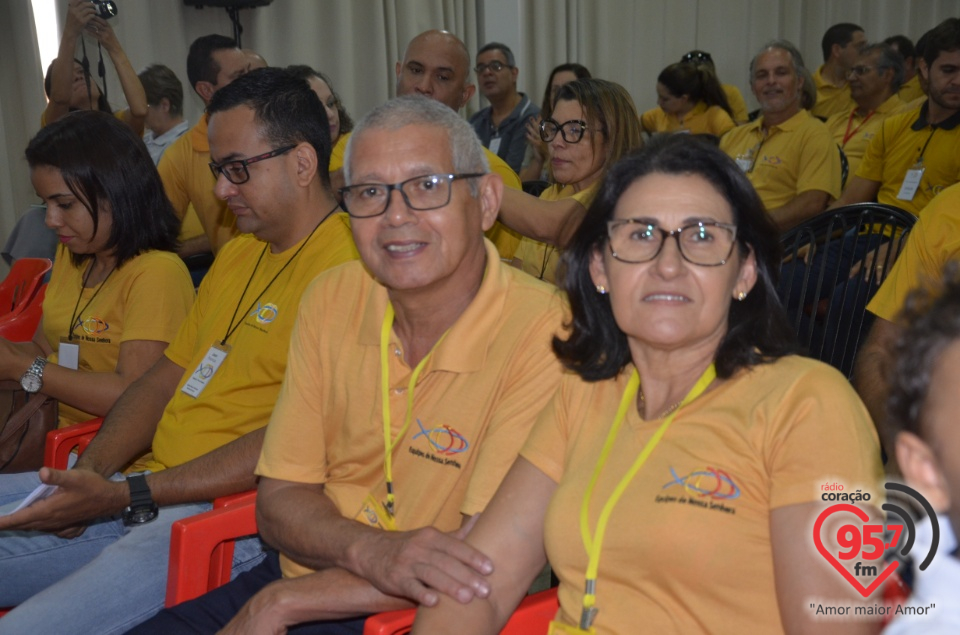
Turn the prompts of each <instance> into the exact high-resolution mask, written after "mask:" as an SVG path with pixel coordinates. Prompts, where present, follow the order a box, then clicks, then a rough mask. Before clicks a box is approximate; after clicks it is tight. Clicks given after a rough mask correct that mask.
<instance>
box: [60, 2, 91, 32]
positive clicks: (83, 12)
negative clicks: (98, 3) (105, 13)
mask: <svg viewBox="0 0 960 635" xmlns="http://www.w3.org/2000/svg"><path fill="white" fill-rule="evenodd" d="M96 15H97V10H96V8H95V7H94V6H93V3H92V2H90V0H70V1H69V2H68V3H67V21H66V24H64V27H63V28H64V32H67V31H70V32H73V33H75V34H79V33H80V30H81V29H83V28H84V27H88V28H89V23H90V21H91V20H92V19H94V18H95V17H96ZM91 31H92V30H91Z"/></svg>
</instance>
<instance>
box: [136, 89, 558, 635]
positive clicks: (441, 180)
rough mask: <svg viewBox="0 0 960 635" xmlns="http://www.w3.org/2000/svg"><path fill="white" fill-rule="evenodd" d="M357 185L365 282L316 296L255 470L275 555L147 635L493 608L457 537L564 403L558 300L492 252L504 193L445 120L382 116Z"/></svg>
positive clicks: (359, 143) (334, 284)
mask: <svg viewBox="0 0 960 635" xmlns="http://www.w3.org/2000/svg"><path fill="white" fill-rule="evenodd" d="M344 176H345V178H346V182H347V186H346V187H345V188H343V189H342V190H341V192H342V194H343V204H344V207H345V208H346V209H347V211H348V213H349V214H350V216H351V226H352V229H353V235H354V239H355V241H356V244H357V249H358V250H359V251H360V255H361V259H362V261H363V262H362V263H353V264H350V265H346V266H344V267H340V268H338V269H336V270H333V271H330V272H328V273H327V274H324V275H322V276H320V277H318V278H317V279H316V280H315V281H314V283H313V284H312V285H311V287H310V289H309V290H308V291H307V292H306V293H305V294H304V298H303V301H302V303H301V306H300V315H299V318H298V323H297V326H296V327H295V328H294V335H293V338H292V340H291V349H290V351H291V352H290V363H289V366H288V371H287V376H286V379H285V380H284V388H283V389H282V390H281V394H280V398H279V400H278V401H277V405H276V408H275V410H274V414H273V417H272V419H271V421H270V425H269V426H268V432H267V437H266V439H265V441H264V447H263V453H262V455H261V457H260V462H259V464H258V467H257V473H258V474H259V475H260V477H261V480H260V487H259V490H258V491H259V493H258V496H257V518H258V521H259V529H260V532H261V535H262V537H263V539H264V540H265V541H266V542H268V543H269V544H271V545H273V546H275V547H276V548H277V549H279V551H280V554H281V555H280V556H279V557H277V556H276V555H273V556H269V555H268V557H267V559H266V560H265V561H264V562H263V563H261V564H260V565H258V566H257V567H255V568H254V569H252V570H251V571H249V572H248V573H246V574H244V575H241V576H239V577H238V578H237V579H236V580H234V581H233V582H231V583H230V584H228V585H226V586H224V587H221V588H220V589H217V590H214V591H212V592H210V593H208V594H207V595H205V596H202V597H201V598H198V599H197V600H194V601H193V602H188V603H185V604H181V605H179V606H177V607H174V608H172V609H169V610H167V611H164V612H163V613H161V614H160V615H158V616H157V618H156V619H154V620H152V621H151V622H150V623H149V624H145V625H144V628H143V629H141V630H138V631H136V632H137V633H169V632H183V631H189V632H198V633H205V632H210V633H213V632H216V631H218V630H219V629H221V628H223V626H224V624H225V623H227V622H230V620H231V618H233V621H232V622H230V624H229V627H228V629H230V628H232V629H234V631H233V632H257V633H261V632H277V631H279V630H284V629H286V628H289V627H292V626H293V625H294V624H302V623H304V622H309V623H310V624H305V625H302V626H300V627H298V628H297V631H296V632H304V633H361V632H362V629H363V622H364V619H365V616H366V615H369V614H370V613H375V612H380V611H385V610H393V609H398V608H404V607H412V606H414V605H416V604H428V605H432V604H434V603H436V601H437V594H438V593H445V594H448V595H451V596H453V597H456V598H458V599H459V600H460V601H463V602H466V601H469V600H470V598H472V597H474V596H475V595H485V594H486V593H488V592H489V586H488V584H487V582H486V580H485V574H486V573H489V571H490V566H491V565H490V562H489V560H487V559H486V558H485V557H484V556H483V555H481V554H480V553H478V552H477V551H475V550H473V549H472V548H470V547H467V546H465V545H464V544H463V543H461V542H459V541H457V540H454V539H453V538H452V537H451V536H449V535H447V534H446V533H444V532H452V531H456V530H457V529H458V528H462V527H463V526H464V525H465V523H467V521H468V519H469V518H470V517H472V516H473V515H475V514H477V513H479V512H481V511H482V510H483V509H484V507H485V506H486V504H487V502H488V501H489V500H490V499H491V497H492V496H493V493H494V492H495V491H496V489H497V487H498V485H499V483H500V480H501V479H502V478H503V476H504V475H505V474H506V472H507V470H508V469H509V467H510V465H511V464H512V462H513V460H514V459H515V458H516V456H517V453H518V452H519V449H520V447H521V445H522V444H523V442H524V440H525V438H526V435H527V432H528V431H529V429H530V428H531V426H532V424H533V422H534V420H535V419H536V416H537V414H538V413H539V411H540V409H541V408H542V407H543V406H544V405H545V404H546V402H547V400H548V399H549V397H550V396H551V395H552V394H553V392H554V390H555V389H556V387H557V385H558V384H559V380H560V375H561V367H560V364H559V362H558V361H557V359H556V357H555V356H554V355H553V353H552V352H551V350H550V344H551V338H552V337H554V336H555V335H557V334H559V331H560V329H561V328H562V327H561V324H562V320H563V308H562V300H561V298H560V295H559V292H558V291H556V290H555V289H554V288H553V287H552V286H550V285H547V284H545V283H542V282H540V281H538V280H536V279H534V278H533V277H531V276H529V275H527V274H525V273H523V272H520V271H518V270H516V269H514V268H512V267H510V266H508V265H506V264H504V263H502V262H501V261H500V259H499V257H498V255H497V252H496V250H495V249H494V247H493V245H492V244H491V243H490V242H489V241H487V240H484V237H483V232H484V230H486V229H488V228H489V227H490V225H492V224H493V221H494V219H495V218H496V215H497V210H498V208H499V204H500V196H501V193H502V189H503V184H502V183H501V181H500V177H499V176H497V175H495V174H490V173H489V167H488V164H487V162H486V160H485V158H484V154H483V149H482V146H481V145H480V142H479V140H478V139H477V137H476V135H475V134H474V132H473V129H472V128H471V127H470V125H469V124H468V123H467V122H466V121H464V120H463V119H461V118H460V117H459V116H457V114H456V113H455V112H453V110H451V109H450V108H447V107H446V106H443V105H441V104H438V103H436V102H434V101H432V100H429V99H426V98H424V97H422V96H411V97H403V98H398V99H396V100H393V101H391V102H388V103H387V104H385V105H383V106H381V107H379V108H377V109H375V110H374V111H373V112H371V113H370V114H368V115H367V116H366V117H365V118H364V119H363V120H362V121H361V122H360V123H359V124H358V125H357V128H356V129H355V130H354V133H353V136H352V137H351V139H350V142H349V144H348V146H347V152H346V162H345V174H344ZM239 606H243V608H242V609H240V612H239V614H238V615H236V617H234V614H235V613H236V611H237V607H239Z"/></svg>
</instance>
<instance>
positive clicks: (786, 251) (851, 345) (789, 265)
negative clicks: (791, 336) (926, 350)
mask: <svg viewBox="0 0 960 635" xmlns="http://www.w3.org/2000/svg"><path fill="white" fill-rule="evenodd" d="M915 222H916V217H915V216H914V215H913V214H911V213H909V212H906V211H904V210H902V209H900V208H898V207H893V206H891V205H881V204H878V203H857V204H854V205H848V206H845V207H842V208H839V209H835V210H831V211H828V212H824V213H823V214H820V215H819V216H816V217H814V218H811V219H809V220H807V221H806V222H804V223H801V224H800V225H798V226H797V227H794V228H793V229H790V230H788V231H787V232H785V233H784V234H783V236H782V237H781V239H780V245H781V247H782V248H783V262H782V264H781V266H780V283H779V288H778V293H779V295H780V299H781V301H782V302H783V305H784V307H785V308H786V309H787V313H788V317H789V319H790V322H791V324H793V326H794V329H795V330H796V332H797V336H798V338H799V340H800V344H801V346H803V347H804V349H806V351H807V352H808V354H809V355H810V356H811V357H815V358H817V359H819V360H821V361H824V362H826V363H828V364H831V365H832V366H834V367H836V368H837V369H838V370H840V372H842V373H843V374H844V375H846V376H847V377H848V378H850V377H852V375H853V364H854V360H855V358H856V354H857V349H858V348H859V346H860V342H861V340H862V338H864V337H866V334H867V332H868V331H869V328H870V325H871V324H872V321H873V316H872V315H871V314H869V313H867V311H866V306H867V302H869V301H870V298H872V297H873V294H874V293H876V291H877V289H878V288H879V286H880V284H881V283H882V282H883V280H884V279H885V278H886V276H887V274H888V273H889V272H890V268H891V267H892V266H893V263H894V261H895V260H896V258H897V256H898V255H899V254H900V251H901V250H902V249H903V245H904V244H905V242H906V239H907V234H908V233H909V231H910V228H911V227H913V224H914V223H915Z"/></svg>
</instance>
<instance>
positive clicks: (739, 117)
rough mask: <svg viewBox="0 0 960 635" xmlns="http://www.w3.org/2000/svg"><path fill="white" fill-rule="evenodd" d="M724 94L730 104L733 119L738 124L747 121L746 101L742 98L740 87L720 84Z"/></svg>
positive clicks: (748, 114)
mask: <svg viewBox="0 0 960 635" xmlns="http://www.w3.org/2000/svg"><path fill="white" fill-rule="evenodd" d="M720 88H722V89H723V92H724V94H725V95H726V96H727V103H728V104H730V110H732V111H733V120H734V121H735V122H737V123H738V124H741V123H747V117H749V116H750V113H748V112H747V102H746V101H744V99H743V94H742V93H741V92H740V89H739V88H737V87H736V86H734V85H733V84H721V85H720Z"/></svg>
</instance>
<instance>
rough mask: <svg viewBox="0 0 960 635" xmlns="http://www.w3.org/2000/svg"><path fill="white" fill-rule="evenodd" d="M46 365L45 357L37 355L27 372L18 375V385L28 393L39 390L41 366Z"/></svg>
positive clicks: (40, 385)
mask: <svg viewBox="0 0 960 635" xmlns="http://www.w3.org/2000/svg"><path fill="white" fill-rule="evenodd" d="M46 365H47V358H46V357H40V356H38V357H37V358H36V359H35V360H33V363H32V364H30V368H28V369H27V372H25V373H24V374H23V375H21V376H20V385H21V386H23V389H24V390H26V391H27V392H28V393H30V394H33V393H35V392H40V389H41V388H43V367H44V366H46Z"/></svg>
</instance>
